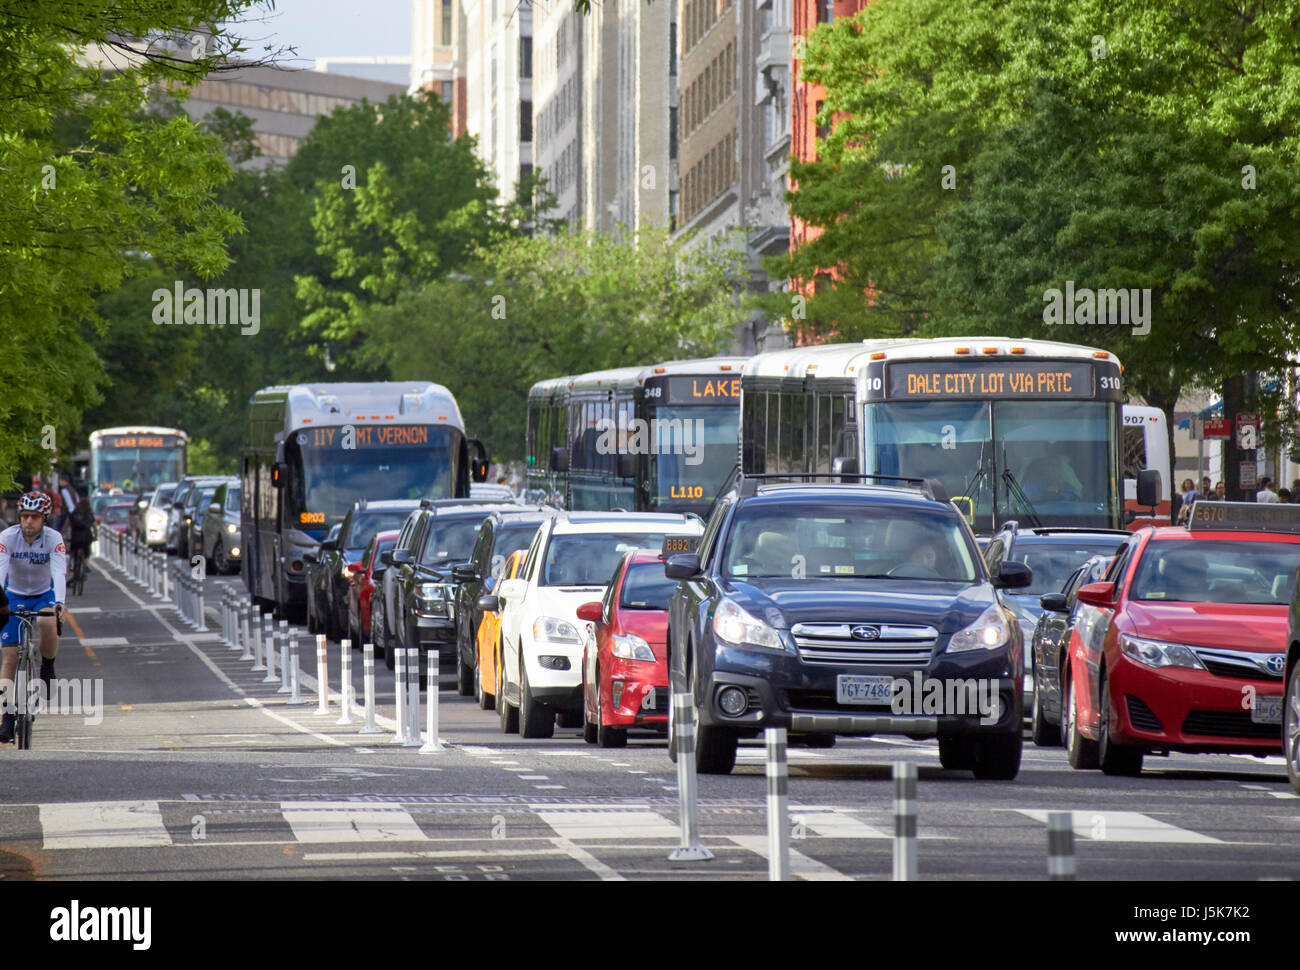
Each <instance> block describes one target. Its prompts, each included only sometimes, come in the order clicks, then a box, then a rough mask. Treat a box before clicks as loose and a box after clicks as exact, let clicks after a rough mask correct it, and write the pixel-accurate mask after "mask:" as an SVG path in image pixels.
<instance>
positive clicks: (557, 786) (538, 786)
mask: <svg viewBox="0 0 1300 970" xmlns="http://www.w3.org/2000/svg"><path fill="white" fill-rule="evenodd" d="M533 787H534V788H559V789H563V788H564V786H563V785H534V786H533Z"/></svg>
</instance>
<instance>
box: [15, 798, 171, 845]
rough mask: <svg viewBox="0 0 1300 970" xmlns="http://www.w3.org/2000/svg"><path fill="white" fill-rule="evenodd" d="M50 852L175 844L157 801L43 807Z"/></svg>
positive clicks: (85, 803)
mask: <svg viewBox="0 0 1300 970" xmlns="http://www.w3.org/2000/svg"><path fill="white" fill-rule="evenodd" d="M39 808H40V816H41V832H42V833H43V834H44V837H45V848H47V849H120V848H130V847H135V846H151V845H171V844H172V837H171V835H170V833H168V831H167V827H166V826H165V825H163V820H162V811H161V810H160V809H159V808H158V803H157V802H143V801H142V802H69V803H62V804H60V803H51V804H45V803H43V804H41V805H40V806H39Z"/></svg>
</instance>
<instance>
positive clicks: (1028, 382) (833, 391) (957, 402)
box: [740, 337, 1169, 534]
mask: <svg viewBox="0 0 1300 970" xmlns="http://www.w3.org/2000/svg"><path fill="white" fill-rule="evenodd" d="M1121 373H1122V369H1121V367H1120V363H1119V361H1118V360H1117V359H1116V358H1115V356H1114V355H1113V354H1111V353H1109V352H1108V351H1104V350H1098V349H1096V348H1092V347H1083V346H1078V345H1075V344H1066V343H1058V342H1056V341H1047V340H1013V339H1011V338H1008V337H963V338H939V339H928V340H927V339H918V338H913V339H897V340H874V341H864V342H862V343H858V344H830V345H820V346H814V347H797V348H793V349H790V350H783V351H775V352H772V353H768V354H760V355H758V356H757V357H754V358H751V360H750V361H749V363H748V364H747V365H746V367H745V371H744V376H743V378H742V380H741V388H742V394H741V451H740V459H741V466H742V469H743V471H744V472H746V473H748V474H762V473H768V474H772V473H775V474H783V475H786V474H788V475H792V476H797V475H800V474H816V473H820V474H830V473H844V474H847V473H850V472H851V473H860V474H863V475H878V476H901V477H908V478H936V479H938V480H939V481H940V482H941V483H942V485H943V487H944V488H945V490H946V491H947V492H948V495H949V497H950V498H951V499H952V501H953V502H954V503H955V504H956V505H957V506H958V508H960V509H961V510H962V511H963V512H964V513H965V514H966V516H967V518H968V520H969V521H970V523H971V525H972V526H973V527H974V528H975V530H976V531H977V532H979V533H982V534H984V533H992V532H995V531H996V530H997V529H998V528H999V527H1000V526H1001V524H1002V523H1003V522H1005V521H1007V520H1008V519H1015V520H1017V521H1019V522H1021V523H1022V524H1024V525H1051V526H1066V527H1081V528H1122V527H1123V526H1124V523H1125V518H1126V517H1125V509H1124V488H1123V483H1122V481H1121V467H1122V466H1121V458H1120V443H1121V427H1122V424H1121V419H1122V410H1123V406H1124V405H1123V384H1122V379H1121ZM885 480H887V478H886V479H885ZM1161 488H1162V489H1163V490H1164V491H1166V492H1167V490H1168V488H1169V483H1168V474H1167V472H1166V473H1165V474H1164V475H1163V476H1162V482H1161ZM1166 514H1167V513H1166Z"/></svg>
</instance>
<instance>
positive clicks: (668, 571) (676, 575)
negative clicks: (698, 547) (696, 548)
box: [664, 552, 700, 579]
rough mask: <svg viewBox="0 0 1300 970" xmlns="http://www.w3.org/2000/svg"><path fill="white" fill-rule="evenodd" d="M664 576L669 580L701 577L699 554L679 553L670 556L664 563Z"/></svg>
mask: <svg viewBox="0 0 1300 970" xmlns="http://www.w3.org/2000/svg"><path fill="white" fill-rule="evenodd" d="M664 575H665V576H666V577H668V578H669V579H695V578H696V577H697V576H699V575H700V557H699V554H698V553H694V552H679V553H677V554H676V555H673V556H669V557H668V559H667V561H666V562H665V563H664Z"/></svg>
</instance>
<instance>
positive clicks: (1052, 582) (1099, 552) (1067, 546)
mask: <svg viewBox="0 0 1300 970" xmlns="http://www.w3.org/2000/svg"><path fill="white" fill-rule="evenodd" d="M1123 541H1124V540H1123V539H1120V538H1119V537H1116V538H1114V539H1105V540H1095V541H1093V542H1084V541H1082V540H1079V539H1070V540H1066V541H1064V542H1049V541H1046V540H1037V541H1036V540H1032V539H1031V540H1029V541H1025V540H1023V539H1020V540H1017V541H1016V543H1015V545H1013V546H1012V547H1011V555H1009V556H1007V557H1006V559H1005V560H1004V562H1021V563H1024V564H1025V565H1026V566H1028V567H1029V568H1030V570H1032V571H1033V574H1034V582H1033V585H1032V586H1027V587H1025V588H1024V589H1009V590H1005V592H1007V593H1013V594H1016V595H1020V596H1042V595H1043V594H1044V593H1055V592H1057V591H1058V590H1060V588H1061V587H1062V586H1063V585H1065V581H1066V580H1067V579H1069V578H1070V574H1071V573H1073V572H1074V571H1075V570H1076V569H1078V568H1079V566H1080V565H1082V564H1083V563H1084V562H1086V561H1087V560H1089V559H1091V558H1092V557H1093V556H1106V557H1111V556H1114V555H1115V553H1116V551H1117V550H1118V549H1119V547H1120V545H1121V544H1122V543H1123Z"/></svg>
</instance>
